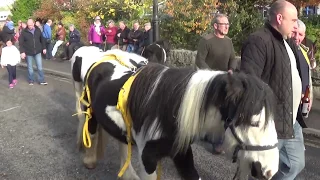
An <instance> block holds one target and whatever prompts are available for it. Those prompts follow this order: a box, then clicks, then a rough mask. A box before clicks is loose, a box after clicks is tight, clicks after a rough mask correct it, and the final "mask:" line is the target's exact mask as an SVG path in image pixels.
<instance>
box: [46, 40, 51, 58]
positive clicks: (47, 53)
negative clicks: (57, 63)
mask: <svg viewBox="0 0 320 180" xmlns="http://www.w3.org/2000/svg"><path fill="white" fill-rule="evenodd" d="M46 51H47V52H46V59H51V58H52V44H51V42H50V43H47V44H46Z"/></svg>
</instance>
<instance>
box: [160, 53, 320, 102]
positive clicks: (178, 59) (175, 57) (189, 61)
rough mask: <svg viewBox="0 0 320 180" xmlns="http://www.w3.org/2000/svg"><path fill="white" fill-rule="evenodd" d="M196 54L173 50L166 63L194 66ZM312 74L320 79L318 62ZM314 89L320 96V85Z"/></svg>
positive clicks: (315, 82) (238, 58) (178, 65)
mask: <svg viewBox="0 0 320 180" xmlns="http://www.w3.org/2000/svg"><path fill="white" fill-rule="evenodd" d="M196 55H197V51H189V50H184V49H176V50H171V51H170V53H169V57H168V59H167V63H166V64H167V65H172V66H175V67H187V66H194V64H195V59H196ZM237 60H238V62H239V63H238V67H237V68H239V65H240V57H237ZM239 69H240V68H239ZM312 76H313V77H316V78H319V79H320V64H318V67H317V68H316V69H315V70H313V71H312ZM313 83H314V84H318V85H319V84H320V82H319V81H314V82H313ZM313 90H314V94H315V96H317V97H320V86H315V87H314V88H313Z"/></svg>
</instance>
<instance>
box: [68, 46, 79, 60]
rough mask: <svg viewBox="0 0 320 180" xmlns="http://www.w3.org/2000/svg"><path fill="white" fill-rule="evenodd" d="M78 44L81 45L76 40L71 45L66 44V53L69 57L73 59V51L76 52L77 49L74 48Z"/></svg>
mask: <svg viewBox="0 0 320 180" xmlns="http://www.w3.org/2000/svg"><path fill="white" fill-rule="evenodd" d="M77 45H79V43H76V42H74V43H70V44H69V46H66V47H65V53H66V57H67V59H71V57H72V55H73V53H74V52H75V49H74V48H75V47H76V46H77Z"/></svg>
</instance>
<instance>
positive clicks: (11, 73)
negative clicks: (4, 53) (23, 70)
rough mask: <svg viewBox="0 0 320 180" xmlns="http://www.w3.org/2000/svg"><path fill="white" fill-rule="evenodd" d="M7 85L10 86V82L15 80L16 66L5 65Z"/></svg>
mask: <svg viewBox="0 0 320 180" xmlns="http://www.w3.org/2000/svg"><path fill="white" fill-rule="evenodd" d="M7 70H8V76H9V84H12V81H13V80H14V79H16V78H17V73H16V70H17V69H16V66H11V65H9V64H8V65H7Z"/></svg>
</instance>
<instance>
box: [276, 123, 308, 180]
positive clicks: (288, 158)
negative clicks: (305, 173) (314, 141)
mask: <svg viewBox="0 0 320 180" xmlns="http://www.w3.org/2000/svg"><path fill="white" fill-rule="evenodd" d="M293 129H294V135H295V138H294V139H279V140H278V141H279V142H278V148H279V151H280V161H279V170H278V172H277V173H276V174H275V175H274V177H273V178H272V179H273V180H293V179H295V178H296V176H297V175H298V174H299V173H300V172H301V171H302V170H303V168H304V166H305V154H304V151H305V147H304V140H303V134H302V128H301V126H300V124H299V122H297V121H296V123H295V124H294V125H293Z"/></svg>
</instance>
